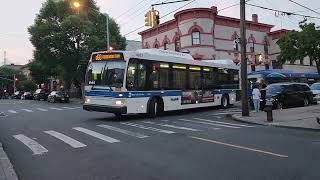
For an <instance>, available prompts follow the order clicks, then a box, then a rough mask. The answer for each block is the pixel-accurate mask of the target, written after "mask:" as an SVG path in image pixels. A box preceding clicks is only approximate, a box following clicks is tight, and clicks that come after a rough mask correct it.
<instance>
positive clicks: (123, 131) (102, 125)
mask: <svg viewBox="0 0 320 180" xmlns="http://www.w3.org/2000/svg"><path fill="white" fill-rule="evenodd" d="M97 126H99V127H102V128H105V129H109V130H112V131H116V132H119V133H122V134H126V135H129V136H133V137H137V138H147V137H149V136H146V135H143V134H140V133H137V132H132V131H128V130H125V129H120V128H117V127H113V126H109V125H105V124H100V125H97Z"/></svg>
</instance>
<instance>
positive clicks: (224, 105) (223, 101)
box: [220, 95, 229, 109]
mask: <svg viewBox="0 0 320 180" xmlns="http://www.w3.org/2000/svg"><path fill="white" fill-rule="evenodd" d="M228 106H229V98H228V95H223V96H222V98H221V106H220V107H221V108H222V109H226V108H228Z"/></svg>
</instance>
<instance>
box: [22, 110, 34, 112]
mask: <svg viewBox="0 0 320 180" xmlns="http://www.w3.org/2000/svg"><path fill="white" fill-rule="evenodd" d="M21 110H22V111H26V112H33V111H32V110H30V109H21Z"/></svg>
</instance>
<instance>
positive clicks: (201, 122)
mask: <svg viewBox="0 0 320 180" xmlns="http://www.w3.org/2000/svg"><path fill="white" fill-rule="evenodd" d="M178 120H179V121H187V122H193V123H199V124H206V125H212V126H219V127H226V128H233V129H238V128H241V127H235V126H227V125H223V124H216V123H208V122H203V121H194V120H188V119H178Z"/></svg>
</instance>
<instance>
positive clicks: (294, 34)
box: [277, 21, 320, 74]
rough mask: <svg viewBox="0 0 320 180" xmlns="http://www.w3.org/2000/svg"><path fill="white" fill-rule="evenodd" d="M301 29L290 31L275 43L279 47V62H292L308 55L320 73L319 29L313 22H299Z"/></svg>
mask: <svg viewBox="0 0 320 180" xmlns="http://www.w3.org/2000/svg"><path fill="white" fill-rule="evenodd" d="M299 27H300V29H301V31H291V32H288V33H286V35H284V36H283V37H282V38H280V39H279V41H278V42H277V44H278V45H279V47H280V49H281V54H280V55H279V57H278V60H280V62H282V63H285V62H287V61H289V62H291V63H293V62H294V61H295V60H297V59H299V60H302V59H303V58H304V57H309V58H310V62H311V63H312V62H315V63H316V65H317V70H318V73H319V74H320V30H319V29H318V27H316V25H315V24H314V23H307V22H306V21H302V22H300V26H299Z"/></svg>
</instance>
